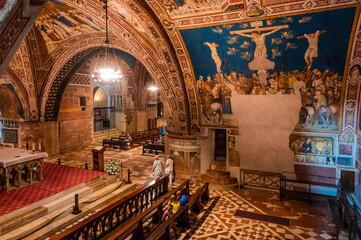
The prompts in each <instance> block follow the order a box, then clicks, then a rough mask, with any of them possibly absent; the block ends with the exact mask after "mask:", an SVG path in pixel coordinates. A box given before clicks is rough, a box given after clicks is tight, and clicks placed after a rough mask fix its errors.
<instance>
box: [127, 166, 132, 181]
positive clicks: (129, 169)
mask: <svg viewBox="0 0 361 240" xmlns="http://www.w3.org/2000/svg"><path fill="white" fill-rule="evenodd" d="M127 172H128V181H127V183H128V184H130V183H132V181H130V169H128V171H127Z"/></svg>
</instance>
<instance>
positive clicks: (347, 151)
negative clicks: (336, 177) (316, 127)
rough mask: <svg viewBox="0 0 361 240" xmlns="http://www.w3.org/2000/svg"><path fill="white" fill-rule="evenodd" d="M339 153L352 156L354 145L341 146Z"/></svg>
mask: <svg viewBox="0 0 361 240" xmlns="http://www.w3.org/2000/svg"><path fill="white" fill-rule="evenodd" d="M338 153H339V154H340V155H352V145H345V144H340V146H339V150H338Z"/></svg>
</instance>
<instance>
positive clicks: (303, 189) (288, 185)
mask: <svg viewBox="0 0 361 240" xmlns="http://www.w3.org/2000/svg"><path fill="white" fill-rule="evenodd" d="M290 176H293V177H290ZM307 179H318V180H319V181H310V180H307ZM338 182H339V179H337V178H330V177H321V176H315V175H307V174H303V175H300V174H297V175H296V174H294V173H288V172H283V173H282V176H281V186H280V201H282V198H283V197H285V196H292V195H293V196H299V197H307V198H308V201H309V203H310V204H311V198H312V197H326V198H332V199H335V198H336V197H337V196H336V195H335V196H333V195H328V194H327V192H325V191H324V192H322V193H320V192H318V191H315V189H314V188H312V187H313V186H319V187H327V188H333V189H337V188H338Z"/></svg>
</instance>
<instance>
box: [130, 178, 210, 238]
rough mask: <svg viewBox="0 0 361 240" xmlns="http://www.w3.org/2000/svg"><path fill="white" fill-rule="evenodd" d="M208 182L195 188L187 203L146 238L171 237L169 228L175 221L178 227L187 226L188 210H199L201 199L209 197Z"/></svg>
mask: <svg viewBox="0 0 361 240" xmlns="http://www.w3.org/2000/svg"><path fill="white" fill-rule="evenodd" d="M208 186H209V183H208V182H207V183H205V184H204V185H203V186H202V187H201V188H200V189H198V190H197V192H196V193H195V194H193V195H192V196H191V197H190V198H189V200H188V203H187V204H186V205H185V206H183V207H181V208H180V209H179V210H178V211H177V212H176V213H175V214H174V215H172V216H171V217H170V218H169V219H167V220H166V221H164V222H163V223H161V224H160V225H159V226H158V227H157V228H155V229H154V230H153V231H152V232H151V233H150V234H149V236H148V237H147V238H146V239H147V240H158V239H163V240H164V239H169V240H170V239H171V235H170V228H171V227H172V226H173V225H174V224H175V223H177V224H178V226H180V227H189V219H188V210H192V211H198V212H199V211H200V210H201V204H200V199H201V200H208V199H209V187H208ZM136 239H140V238H136Z"/></svg>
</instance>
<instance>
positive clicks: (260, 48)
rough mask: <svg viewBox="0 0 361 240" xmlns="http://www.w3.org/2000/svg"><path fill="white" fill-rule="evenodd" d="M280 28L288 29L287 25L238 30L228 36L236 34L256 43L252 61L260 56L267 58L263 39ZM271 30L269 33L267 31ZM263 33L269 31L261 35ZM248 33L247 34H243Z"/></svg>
mask: <svg viewBox="0 0 361 240" xmlns="http://www.w3.org/2000/svg"><path fill="white" fill-rule="evenodd" d="M282 28H288V25H281V26H275V27H264V28H259V27H258V26H257V27H255V28H253V29H245V30H238V31H231V32H230V34H238V35H241V36H243V37H250V38H251V39H252V41H253V42H255V43H256V49H255V51H254V59H256V58H258V57H260V56H262V57H264V58H267V47H266V44H265V37H266V36H268V35H271V34H273V33H275V32H277V31H279V30H281V29H282ZM269 30H271V31H269ZM263 31H269V32H266V33H262V34H261V32H263ZM245 33H249V34H245Z"/></svg>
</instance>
